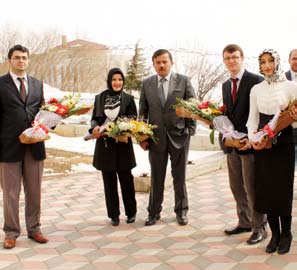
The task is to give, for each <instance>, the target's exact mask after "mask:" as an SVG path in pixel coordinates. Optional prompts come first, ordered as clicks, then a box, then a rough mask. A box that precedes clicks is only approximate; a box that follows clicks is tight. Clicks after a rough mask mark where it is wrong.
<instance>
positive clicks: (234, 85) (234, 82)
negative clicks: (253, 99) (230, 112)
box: [231, 78, 238, 104]
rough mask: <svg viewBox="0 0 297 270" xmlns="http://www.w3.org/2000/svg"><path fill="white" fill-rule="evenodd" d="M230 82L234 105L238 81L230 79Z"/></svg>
mask: <svg viewBox="0 0 297 270" xmlns="http://www.w3.org/2000/svg"><path fill="white" fill-rule="evenodd" d="M231 81H232V102H233V104H234V103H235V99H236V94H237V81H238V79H237V78H236V79H232V78H231Z"/></svg>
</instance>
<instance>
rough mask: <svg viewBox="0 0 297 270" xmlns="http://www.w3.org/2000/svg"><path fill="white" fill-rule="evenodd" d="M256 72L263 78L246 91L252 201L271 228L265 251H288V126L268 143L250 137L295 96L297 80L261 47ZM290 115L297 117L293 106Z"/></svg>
mask: <svg viewBox="0 0 297 270" xmlns="http://www.w3.org/2000/svg"><path fill="white" fill-rule="evenodd" d="M259 66H260V73H261V74H263V75H264V79H265V80H264V81H263V82H261V83H259V84H257V85H255V86H254V87H253V88H252V90H251V93H250V113H249V118H248V121H247V124H246V125H247V128H248V134H249V138H250V141H251V144H252V146H253V148H254V149H255V150H258V151H255V174H256V175H255V205H254V208H255V210H256V211H258V212H260V213H265V214H267V219H268V223H269V226H270V229H271V232H272V237H271V240H270V242H269V243H268V245H267V247H266V252H267V253H273V252H275V251H277V252H278V253H279V254H285V253H287V252H289V251H290V247H291V242H292V233H291V223H292V215H291V214H292V200H293V182H294V165H295V163H294V144H293V137H292V126H291V125H290V126H288V127H286V128H285V129H283V130H282V131H281V132H280V133H278V134H275V137H274V139H273V144H272V147H271V146H268V145H266V143H265V142H264V141H260V142H255V141H252V138H253V134H254V133H255V132H257V131H259V130H261V129H263V128H264V126H265V125H267V123H268V122H269V121H270V120H271V119H272V118H273V116H274V115H275V114H276V113H278V112H279V111H280V110H282V109H284V108H286V107H287V106H288V104H289V103H290V101H292V100H294V99H295V98H297V84H296V83H294V82H291V81H287V79H286V77H285V76H284V74H283V72H282V70H281V67H280V57H279V55H278V53H277V52H276V51H274V50H271V49H267V50H264V51H263V52H262V53H261V54H260V56H259ZM290 115H291V117H292V118H293V119H294V120H295V121H296V120H297V110H296V108H295V107H294V106H293V108H292V110H291V111H290Z"/></svg>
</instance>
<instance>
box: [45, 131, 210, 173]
mask: <svg viewBox="0 0 297 270" xmlns="http://www.w3.org/2000/svg"><path fill="white" fill-rule="evenodd" d="M50 137H51V139H49V140H47V141H45V145H46V147H47V148H53V149H59V150H64V151H70V152H76V153H81V154H84V155H93V153H94V149H95V140H89V141H84V140H83V138H82V137H62V136H58V135H56V134H52V133H51V134H50ZM134 152H135V157H136V163H137V166H136V168H134V169H133V170H132V172H133V174H134V175H135V176H139V175H141V174H144V173H149V172H150V165H149V160H148V151H143V150H142V149H141V147H140V146H139V145H138V144H134ZM213 153H214V152H213V151H191V150H190V152H189V160H197V159H198V158H202V157H206V156H209V155H211V154H213ZM168 166H170V161H169V164H168ZM72 170H73V171H77V172H85V171H95V169H94V168H93V166H92V164H79V165H76V166H73V168H72Z"/></svg>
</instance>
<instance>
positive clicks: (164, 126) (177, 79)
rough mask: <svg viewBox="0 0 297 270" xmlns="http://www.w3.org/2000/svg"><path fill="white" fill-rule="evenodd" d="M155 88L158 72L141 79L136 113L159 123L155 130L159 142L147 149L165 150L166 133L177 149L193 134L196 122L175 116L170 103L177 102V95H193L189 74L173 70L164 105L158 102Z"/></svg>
mask: <svg viewBox="0 0 297 270" xmlns="http://www.w3.org/2000/svg"><path fill="white" fill-rule="evenodd" d="M158 90H159V89H158V76H157V75H153V76H151V77H149V78H147V79H145V80H144V81H143V83H142V88H141V95H140V101H139V115H140V117H143V118H144V119H148V121H149V123H151V124H153V125H157V126H158V127H157V128H156V129H155V136H156V137H157V138H158V143H157V144H154V143H150V149H151V150H153V151H160V152H161V151H164V150H165V148H166V141H167V135H168V137H169V139H170V141H171V143H172V144H173V145H174V147H175V148H177V149H179V148H181V147H183V146H184V145H185V144H186V143H187V142H188V140H189V136H190V135H193V134H195V128H196V121H195V120H193V119H187V118H182V117H178V116H177V115H176V113H175V109H174V108H173V105H174V104H175V103H176V98H177V97H178V98H182V99H189V98H194V97H195V92H194V89H193V86H192V84H191V82H190V79H189V78H188V77H186V76H184V75H181V74H178V73H172V74H171V78H170V81H169V88H168V97H167V100H166V102H165V104H164V107H163V106H162V103H161V96H160V94H161V93H160V91H158ZM166 134H167V135H166Z"/></svg>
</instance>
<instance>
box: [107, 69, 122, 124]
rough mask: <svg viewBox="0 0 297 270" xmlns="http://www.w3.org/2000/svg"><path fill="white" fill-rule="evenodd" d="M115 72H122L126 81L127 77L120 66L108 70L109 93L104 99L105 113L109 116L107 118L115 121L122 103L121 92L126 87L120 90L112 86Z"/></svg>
mask: <svg viewBox="0 0 297 270" xmlns="http://www.w3.org/2000/svg"><path fill="white" fill-rule="evenodd" d="M114 74H120V75H121V76H122V78H123V82H125V77H124V74H123V72H122V71H121V70H120V69H119V68H112V69H111V70H110V71H109V72H108V76H107V87H108V89H107V93H106V96H105V100H104V113H105V115H106V116H107V118H108V119H109V120H111V121H114V120H115V119H116V118H117V116H118V114H119V111H120V105H121V93H122V90H123V87H124V84H123V87H122V89H121V90H120V91H114V90H113V89H112V86H111V81H112V76H113V75H114Z"/></svg>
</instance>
